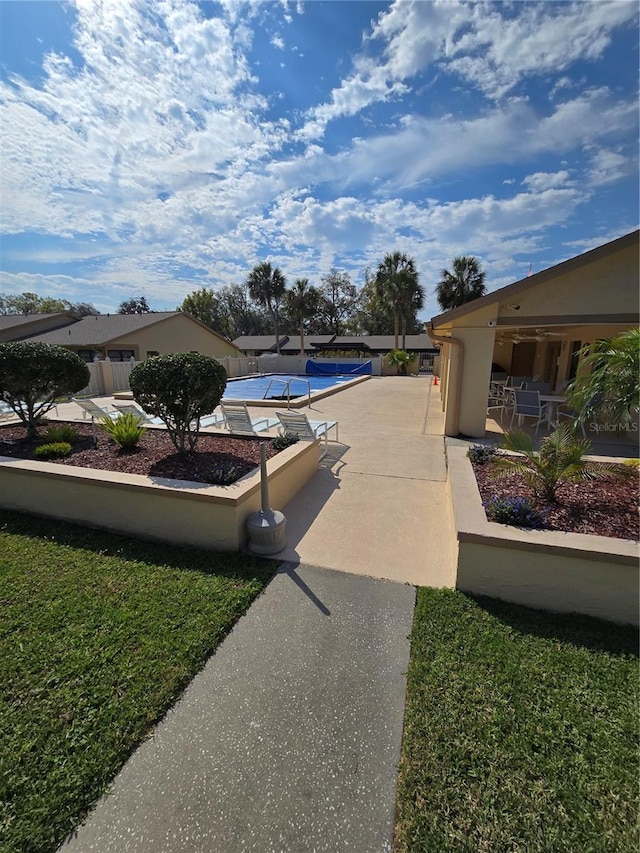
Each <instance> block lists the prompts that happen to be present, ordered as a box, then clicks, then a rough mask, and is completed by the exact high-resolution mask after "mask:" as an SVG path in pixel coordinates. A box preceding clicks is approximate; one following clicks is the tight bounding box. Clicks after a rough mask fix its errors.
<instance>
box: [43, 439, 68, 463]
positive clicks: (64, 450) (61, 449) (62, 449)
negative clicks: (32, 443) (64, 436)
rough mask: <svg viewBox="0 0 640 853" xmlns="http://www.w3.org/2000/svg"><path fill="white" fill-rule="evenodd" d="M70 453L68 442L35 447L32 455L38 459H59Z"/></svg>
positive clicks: (56, 442)
mask: <svg viewBox="0 0 640 853" xmlns="http://www.w3.org/2000/svg"><path fill="white" fill-rule="evenodd" d="M70 453H71V445H70V444H69V442H68V441H55V442H52V443H51V444H41V445H40V447H36V449H35V452H34V455H35V456H36V457H37V458H38V459H61V458H62V457H63V456H68V455H69V454H70Z"/></svg>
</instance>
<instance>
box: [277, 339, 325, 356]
mask: <svg viewBox="0 0 640 853" xmlns="http://www.w3.org/2000/svg"><path fill="white" fill-rule="evenodd" d="M334 337H335V335H305V336H304V337H303V339H302V343H303V346H304V348H305V349H306V350H308V349H313V348H314V347H315V346H316V345H320V346H322V345H323V344H328V343H331V341H332V340H333V339H334ZM280 349H281V350H282V351H283V352H285V351H286V352H296V353H298V352H300V335H289V336H288V338H287V342H286V343H285V344H280Z"/></svg>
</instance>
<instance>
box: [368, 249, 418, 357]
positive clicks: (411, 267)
mask: <svg viewBox="0 0 640 853" xmlns="http://www.w3.org/2000/svg"><path fill="white" fill-rule="evenodd" d="M375 280H376V288H377V290H378V293H379V295H380V297H381V299H382V300H383V302H386V303H387V304H388V305H389V306H390V307H392V309H393V321H394V323H393V325H394V329H393V331H394V338H395V341H394V349H398V337H399V326H400V321H401V320H402V348H403V349H406V336H407V317H408V316H409V314H411V313H413V314H414V315H415V313H416V312H417V311H419V310H420V309H421V308H422V306H423V305H424V290H423V288H422V287H421V286H420V284H419V283H418V273H417V271H416V266H415V261H414V260H413V258H410V257H408V256H407V255H405V254H404V252H393V253H387V254H386V255H385V256H384V259H383V260H382V261H381V262H380V263H379V264H378V270H377V272H376V279H375Z"/></svg>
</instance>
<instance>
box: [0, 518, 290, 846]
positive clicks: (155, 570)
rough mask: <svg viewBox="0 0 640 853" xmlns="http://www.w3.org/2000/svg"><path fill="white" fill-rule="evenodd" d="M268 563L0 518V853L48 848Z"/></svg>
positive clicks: (242, 604) (232, 617)
mask: <svg viewBox="0 0 640 853" xmlns="http://www.w3.org/2000/svg"><path fill="white" fill-rule="evenodd" d="M276 565H277V564H276V563H274V562H272V561H265V560H258V559H256V558H254V557H252V556H250V555H246V554H243V555H237V554H216V553H211V552H207V551H198V550H189V549H181V548H178V547H172V546H168V545H158V544H150V543H143V542H139V541H134V540H129V539H126V538H124V537H122V536H118V535H112V534H108V533H103V532H98V531H95V530H88V529H85V528H81V527H77V526H74V525H70V524H64V523H61V522H56V521H47V520H44V519H35V518H30V517H27V516H22V515H18V514H15V513H11V512H6V511H4V510H0V606H1V611H2V620H0V850H1V851H2V853H9V851H12V853H14V851H17V850H20V851H26V852H27V853H29V852H30V851H38V853H41V851H50V850H55V848H56V847H57V845H58V844H59V843H60V842H61V841H62V840H63V839H64V837H65V836H66V835H67V834H68V833H69V832H70V831H71V830H72V829H73V828H74V827H75V826H76V824H77V822H78V821H79V819H80V818H81V817H82V816H83V815H84V814H85V813H86V812H87V810H88V809H89V807H90V806H91V804H92V803H93V802H95V800H96V799H97V798H98V796H99V795H100V794H101V793H102V792H103V791H104V790H105V788H106V787H107V785H108V783H109V782H110V780H111V779H112V778H113V776H114V775H115V773H116V772H117V771H118V769H119V768H120V767H121V766H122V764H123V763H124V761H125V760H126V758H127V757H128V756H129V755H130V753H131V752H132V750H133V749H134V748H135V746H136V745H137V744H139V743H140V741H141V740H142V739H143V738H144V737H145V735H146V734H147V733H148V732H149V730H150V728H151V727H152V726H153V725H154V723H156V722H157V721H158V720H159V719H160V718H161V717H162V716H163V715H164V713H165V712H166V711H167V709H168V708H169V707H170V706H171V705H172V704H173V703H174V702H175V700H176V698H177V697H178V696H179V695H180V693H181V691H182V690H183V689H184V687H185V686H186V685H187V684H188V682H189V681H190V680H191V679H192V678H193V676H194V675H195V674H196V673H197V672H198V671H199V670H200V669H201V668H202V666H203V665H204V663H205V661H206V660H207V658H208V657H209V656H210V655H211V653H212V652H213V651H214V650H215V648H216V647H217V646H218V644H219V643H220V642H221V640H222V639H223V638H224V637H225V635H226V634H227V633H228V631H229V630H230V629H231V627H232V626H233V624H234V623H235V622H236V620H237V619H238V618H239V617H240V616H241V615H242V614H243V613H244V612H245V611H246V609H247V608H248V606H249V605H250V603H251V602H252V600H253V599H254V598H255V596H256V595H258V594H259V593H260V592H261V590H262V589H263V588H264V587H265V585H266V583H267V582H268V581H269V579H270V577H271V576H272V574H273V571H274V569H275V566H276Z"/></svg>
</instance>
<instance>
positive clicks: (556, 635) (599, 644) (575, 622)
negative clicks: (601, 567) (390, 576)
mask: <svg viewBox="0 0 640 853" xmlns="http://www.w3.org/2000/svg"><path fill="white" fill-rule="evenodd" d="M460 594H461V595H464V596H465V597H466V598H468V599H470V600H471V601H474V602H475V603H476V604H477V605H478V606H479V607H481V608H482V609H483V610H485V611H486V612H487V613H489V614H491V615H492V616H494V617H495V618H496V619H499V620H500V622H503V623H504V624H506V625H509V626H510V627H512V628H514V629H515V630H516V631H518V632H519V633H520V634H531V635H533V636H535V637H541V638H543V639H546V640H558V641H559V642H562V643H569V644H571V645H573V646H576V647H584V648H587V649H590V650H591V651H601V652H607V653H608V654H613V655H632V656H634V657H636V658H637V657H638V656H639V647H638V641H639V637H640V634H639V632H638V629H637V628H634V627H633V625H618V624H616V623H615V622H605V621H604V620H602V619H596V618H595V617H593V616H585V615H583V614H581V613H551V612H549V611H546V610H535V609H534V608H532V607H525V606H524V605H521V604H512V603H511V602H508V601H503V600H502V599H499V598H489V597H488V596H484V595H470V594H469V593H460Z"/></svg>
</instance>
